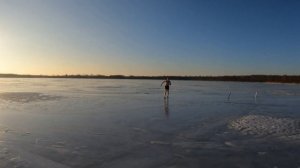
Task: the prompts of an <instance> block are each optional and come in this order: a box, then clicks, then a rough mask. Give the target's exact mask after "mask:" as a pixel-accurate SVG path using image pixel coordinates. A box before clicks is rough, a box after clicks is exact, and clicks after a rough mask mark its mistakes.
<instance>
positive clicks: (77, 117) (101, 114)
mask: <svg viewBox="0 0 300 168" xmlns="http://www.w3.org/2000/svg"><path fill="white" fill-rule="evenodd" d="M160 84H161V81H159V80H108V79H99V80H98V79H21V78H18V79H13V78H11V79H0V149H1V150H0V167H5V168H13V167H24V168H41V167H42V168H56V167H57V168H61V167H62V168H98V167H108V168H115V167H116V168H120V167H129V168H131V167H141V168H144V167H145V168H152V167H153V168H157V167H204V168H205V167H214V168H215V167H274V166H277V167H299V166H300V162H299V160H300V158H299V156H300V146H299V143H297V142H299V139H297V137H296V136H295V134H294V133H296V131H295V130H297V129H296V128H298V127H296V125H297V124H296V125H291V124H289V123H297V122H294V121H298V120H299V118H300V113H299V109H300V104H299V102H300V86H299V85H293V84H268V83H239V82H204V81H172V86H171V90H170V98H169V99H163V87H160ZM229 92H231V95H230V100H229V101H228V93H229ZM255 97H256V99H255ZM249 116H250V117H249ZM251 116H252V117H251ZM257 121H260V122H257ZM271 121H272V122H273V124H272V122H271ZM243 122H247V124H248V125H247V124H244V125H239V126H240V127H237V128H238V129H232V128H230V127H228V125H230V124H232V123H235V124H237V123H243ZM262 123H263V124H262ZM253 124H256V126H255V125H253ZM259 124H261V125H259ZM252 126H253V127H252ZM239 128H240V129H239ZM290 128H295V129H294V132H293V131H290ZM245 129H249V130H251V131H252V132H253V134H241V132H243V130H245ZM274 130H275V132H274ZM255 131H256V132H255ZM272 131H273V132H272ZM276 131H277V132H276ZM285 132H288V133H287V134H284V133H285ZM274 133H280V138H274V136H273V134H274ZM270 134H271V135H272V136H270ZM257 135H259V136H257ZM228 156H230V157H228Z"/></svg>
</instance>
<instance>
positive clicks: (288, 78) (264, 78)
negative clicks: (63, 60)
mask: <svg viewBox="0 0 300 168" xmlns="http://www.w3.org/2000/svg"><path fill="white" fill-rule="evenodd" d="M165 77H166V76H132V75H131V76H125V75H79V74H78V75H18V74H0V78H78V79H81V78H83V79H157V80H158V79H159V80H161V79H164V78H165ZM168 77H169V79H171V80H201V81H236V82H276V83H300V75H236V76H168Z"/></svg>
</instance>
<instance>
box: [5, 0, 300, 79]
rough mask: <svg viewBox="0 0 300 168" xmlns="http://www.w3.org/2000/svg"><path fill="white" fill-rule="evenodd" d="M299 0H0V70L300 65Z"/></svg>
mask: <svg viewBox="0 0 300 168" xmlns="http://www.w3.org/2000/svg"><path fill="white" fill-rule="evenodd" d="M299 9H300V1H297V0H295V1H292V0H214V1H212V0H195V1H193V0H0V58H1V60H0V73H17V74H46V75H55V74H60V75H62V74H104V75H113V74H123V75H249V74H279V75H281V74H289V75H299V74H300V73H299V72H300V31H299V30H300V10H299Z"/></svg>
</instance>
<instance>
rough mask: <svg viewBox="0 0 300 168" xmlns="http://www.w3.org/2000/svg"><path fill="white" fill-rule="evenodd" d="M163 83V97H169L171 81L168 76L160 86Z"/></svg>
mask: <svg viewBox="0 0 300 168" xmlns="http://www.w3.org/2000/svg"><path fill="white" fill-rule="evenodd" d="M164 83H165V96H164V98H169V90H170V85H171V81H170V80H169V78H168V77H167V78H166V80H164V81H163V82H162V83H161V85H160V86H162V85H163V84H164Z"/></svg>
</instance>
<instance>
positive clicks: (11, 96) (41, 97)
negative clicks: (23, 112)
mask: <svg viewBox="0 0 300 168" xmlns="http://www.w3.org/2000/svg"><path fill="white" fill-rule="evenodd" d="M60 98H62V97H61V96H53V95H46V94H42V93H37V92H4V93H0V99H2V100H5V101H10V102H18V103H29V102H36V101H50V100H58V99H60Z"/></svg>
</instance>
